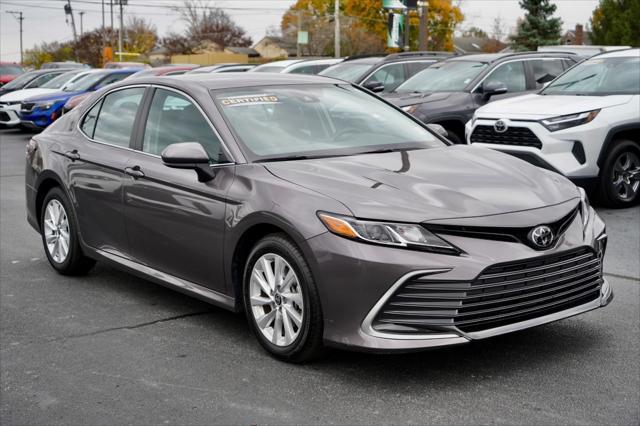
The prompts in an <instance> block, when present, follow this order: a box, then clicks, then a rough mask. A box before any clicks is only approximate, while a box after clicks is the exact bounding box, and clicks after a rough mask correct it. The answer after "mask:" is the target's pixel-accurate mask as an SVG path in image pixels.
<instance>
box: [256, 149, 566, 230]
mask: <svg viewBox="0 0 640 426" xmlns="http://www.w3.org/2000/svg"><path fill="white" fill-rule="evenodd" d="M265 167H266V168H267V169H268V170H269V171H270V172H271V173H273V174H274V175H276V176H278V177H280V178H281V179H284V180H287V181H289V182H291V183H294V184H297V185H300V186H303V187H305V188H308V189H311V190H314V191H316V192H319V193H321V194H323V195H325V196H328V197H331V198H334V199H336V200H338V201H340V202H341V203H343V204H344V205H345V206H346V207H347V208H349V209H350V210H351V212H352V213H353V215H354V216H356V217H360V218H366V219H378V220H394V221H406V222H414V223H417V222H423V221H428V220H435V219H450V218H469V217H478V216H486V215H495V214H502V213H510V212H515V211H522V210H529V209H535V208H540V207H546V206H550V205H554V204H558V203H562V202H565V201H567V200H570V199H572V198H576V197H578V192H577V190H576V187H575V186H574V185H573V184H572V183H571V182H569V181H568V180H567V179H565V178H564V177H562V176H560V175H558V174H556V173H552V172H549V171H546V170H543V169H540V168H538V167H535V166H532V165H530V164H528V163H526V162H524V161H521V160H519V159H517V158H515V157H512V156H510V155H507V154H503V153H500V152H497V151H493V150H488V149H484V148H480V147H473V146H462V145H456V146H450V147H443V148H434V149H423V150H414V151H403V152H392V153H384V154H366V155H358V156H351V157H336V158H324V159H310V160H298V161H286V162H270V163H265Z"/></svg>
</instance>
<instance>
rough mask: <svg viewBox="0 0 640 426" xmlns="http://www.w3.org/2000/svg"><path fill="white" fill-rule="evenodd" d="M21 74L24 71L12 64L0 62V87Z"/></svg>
mask: <svg viewBox="0 0 640 426" xmlns="http://www.w3.org/2000/svg"><path fill="white" fill-rule="evenodd" d="M23 72H24V69H22V67H21V66H20V65H18V64H16V63H14V62H0V86H4V85H5V84H7V83H8V82H10V81H11V80H13V79H14V78H16V77H17V76H19V75H20V74H22V73H23Z"/></svg>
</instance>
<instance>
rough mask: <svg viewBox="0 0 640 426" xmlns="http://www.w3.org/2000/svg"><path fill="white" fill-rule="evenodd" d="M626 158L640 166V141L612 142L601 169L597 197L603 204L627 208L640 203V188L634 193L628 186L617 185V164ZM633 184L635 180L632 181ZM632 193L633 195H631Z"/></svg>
mask: <svg viewBox="0 0 640 426" xmlns="http://www.w3.org/2000/svg"><path fill="white" fill-rule="evenodd" d="M625 158H629V159H631V161H632V163H634V165H635V167H640V144H639V143H638V142H634V141H630V140H624V139H619V140H615V141H613V143H612V148H611V149H609V151H608V152H607V155H606V156H605V159H604V163H603V168H602V170H601V171H600V176H599V181H598V189H597V191H596V197H597V199H598V201H600V203H601V204H603V205H604V206H607V207H613V208H625V207H632V206H635V205H638V204H639V203H640V188H638V190H636V191H635V193H633V191H629V189H628V187H627V189H626V190H625V189H624V188H622V189H621V188H620V187H616V185H615V184H614V181H615V180H617V178H618V177H619V176H620V171H619V169H617V168H616V165H617V164H618V163H619V162H620V161H621V160H624V159H625ZM630 182H631V183H632V184H633V182H634V181H633V180H631V181H630ZM630 193H632V194H631V196H629V195H630Z"/></svg>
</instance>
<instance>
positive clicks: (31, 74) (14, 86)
mask: <svg viewBox="0 0 640 426" xmlns="http://www.w3.org/2000/svg"><path fill="white" fill-rule="evenodd" d="M67 71H70V69H69V68H64V69H63V68H55V69H48V70H38V71H28V72H25V73H24V74H20V75H19V76H18V77H16V78H15V79H13V80H12V81H11V82H9V83H7V84H5V85H4V86H2V87H0V96H2V95H6V94H7V93H11V92H13V91H15V90H22V89H33V88H36V87H40V86H42V85H43V84H45V83H46V82H48V81H49V80H51V79H53V78H55V77H57V76H59V75H60V74H63V73H65V72H67Z"/></svg>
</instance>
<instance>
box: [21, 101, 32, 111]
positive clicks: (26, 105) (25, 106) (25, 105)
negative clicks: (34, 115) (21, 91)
mask: <svg viewBox="0 0 640 426" xmlns="http://www.w3.org/2000/svg"><path fill="white" fill-rule="evenodd" d="M35 106H36V104H34V103H33V102H22V103H21V104H20V111H21V112H26V113H29V112H31V111H32V110H33V108H34V107H35Z"/></svg>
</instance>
